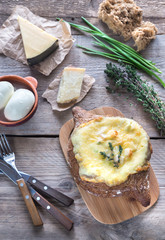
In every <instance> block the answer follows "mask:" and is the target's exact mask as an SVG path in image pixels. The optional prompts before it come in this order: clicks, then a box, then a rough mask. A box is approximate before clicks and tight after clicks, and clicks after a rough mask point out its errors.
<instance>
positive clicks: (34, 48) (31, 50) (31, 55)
mask: <svg viewBox="0 0 165 240" xmlns="http://www.w3.org/2000/svg"><path fill="white" fill-rule="evenodd" d="M18 22H19V26H20V30H21V35H22V40H23V45H24V50H25V55H26V59H27V62H28V64H29V65H35V64H37V63H40V62H41V61H43V60H44V59H45V58H46V57H48V56H49V55H50V54H51V53H52V52H54V51H55V49H56V48H57V47H58V39H57V38H56V37H54V36H52V35H50V34H49V33H47V32H45V31H44V30H42V29H41V28H39V27H37V26H35V25H34V24H32V23H31V22H29V21H28V20H26V19H24V18H22V17H20V16H19V17H18Z"/></svg>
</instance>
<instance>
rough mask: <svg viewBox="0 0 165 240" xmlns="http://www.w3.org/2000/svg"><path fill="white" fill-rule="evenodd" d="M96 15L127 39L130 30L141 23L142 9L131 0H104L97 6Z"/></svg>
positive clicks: (129, 35) (129, 36)
mask: <svg viewBox="0 0 165 240" xmlns="http://www.w3.org/2000/svg"><path fill="white" fill-rule="evenodd" d="M98 16H99V18H100V19H101V20H102V21H103V22H105V23H106V24H107V25H108V27H109V28H110V29H112V30H113V32H114V33H117V34H120V35H122V36H123V37H124V39H125V40H126V41H127V40H128V39H129V38H131V33H132V31H133V30H134V29H135V28H136V27H139V26H140V25H141V21H142V9H141V8H140V7H138V6H137V5H136V3H135V2H134V1H133V0H104V1H103V2H102V3H101V4H100V6H99V11H98Z"/></svg>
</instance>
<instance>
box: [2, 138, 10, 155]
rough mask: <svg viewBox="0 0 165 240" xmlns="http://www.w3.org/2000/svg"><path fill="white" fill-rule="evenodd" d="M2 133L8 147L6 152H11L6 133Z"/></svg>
mask: <svg viewBox="0 0 165 240" xmlns="http://www.w3.org/2000/svg"><path fill="white" fill-rule="evenodd" d="M2 135H3V138H4V142H5V143H6V146H7V147H8V150H9V151H8V152H9V153H12V150H11V147H10V145H9V142H8V140H7V138H6V135H5V134H2Z"/></svg>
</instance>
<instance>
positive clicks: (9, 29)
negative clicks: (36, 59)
mask: <svg viewBox="0 0 165 240" xmlns="http://www.w3.org/2000/svg"><path fill="white" fill-rule="evenodd" d="M18 16H21V17H23V18H25V19H27V20H29V21H30V22H31V23H33V24H35V25H36V26H38V27H40V28H41V29H43V30H45V31H46V32H48V33H50V34H52V35H53V36H55V37H56V38H58V39H59V47H58V49H57V50H56V51H55V52H54V53H52V54H51V55H50V56H49V57H47V58H46V59H45V60H44V61H42V62H41V63H40V64H37V65H35V66H33V68H35V69H37V70H38V71H39V72H41V73H42V74H44V75H46V76H48V75H49V74H50V73H51V72H52V71H53V70H54V69H55V68H56V67H57V66H58V65H59V64H60V63H61V62H62V61H63V60H64V58H65V56H66V55H67V54H68V52H69V51H70V49H71V47H72V45H73V42H74V39H73V38H72V35H71V30H70V25H69V24H68V23H66V22H63V21H60V22H55V21H50V20H48V19H46V18H42V17H39V16H37V15H35V14H33V13H32V12H31V11H30V10H29V9H28V8H26V7H24V6H19V5H18V6H16V8H15V9H14V11H13V13H12V15H11V16H10V17H9V18H8V19H7V20H6V21H5V22H4V23H3V25H2V26H1V28H0V53H3V54H4V55H6V56H8V57H10V58H13V59H16V60H18V61H20V62H22V63H23V64H27V65H28V63H27V61H26V57H25V53H24V47H23V42H22V37H21V32H20V28H19V24H18V21H17V18H18Z"/></svg>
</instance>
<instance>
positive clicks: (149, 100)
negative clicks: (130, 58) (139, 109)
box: [105, 63, 165, 136]
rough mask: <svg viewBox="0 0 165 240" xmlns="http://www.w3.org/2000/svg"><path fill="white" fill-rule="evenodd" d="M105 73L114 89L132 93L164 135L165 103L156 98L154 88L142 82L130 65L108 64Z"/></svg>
mask: <svg viewBox="0 0 165 240" xmlns="http://www.w3.org/2000/svg"><path fill="white" fill-rule="evenodd" d="M105 73H106V74H107V76H108V77H110V78H111V79H113V81H114V83H115V86H116V87H122V88H126V89H127V91H128V92H131V93H133V95H134V96H135V97H136V98H137V100H138V101H140V102H141V103H142V105H143V108H144V110H145V111H146V112H149V113H150V114H151V118H152V119H153V120H154V121H155V123H156V126H157V128H158V129H159V130H160V134H161V136H163V135H165V103H164V102H163V101H162V100H161V99H160V98H159V97H158V95H157V93H156V92H155V90H154V87H153V86H150V85H149V84H148V83H147V82H146V81H145V80H142V79H141V77H140V76H139V75H138V74H137V72H136V70H135V69H134V68H133V67H132V66H130V65H125V64H121V67H118V66H117V65H115V64H112V63H109V64H107V65H106V70H105ZM107 82H109V83H110V79H107ZM107 89H110V87H107Z"/></svg>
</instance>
